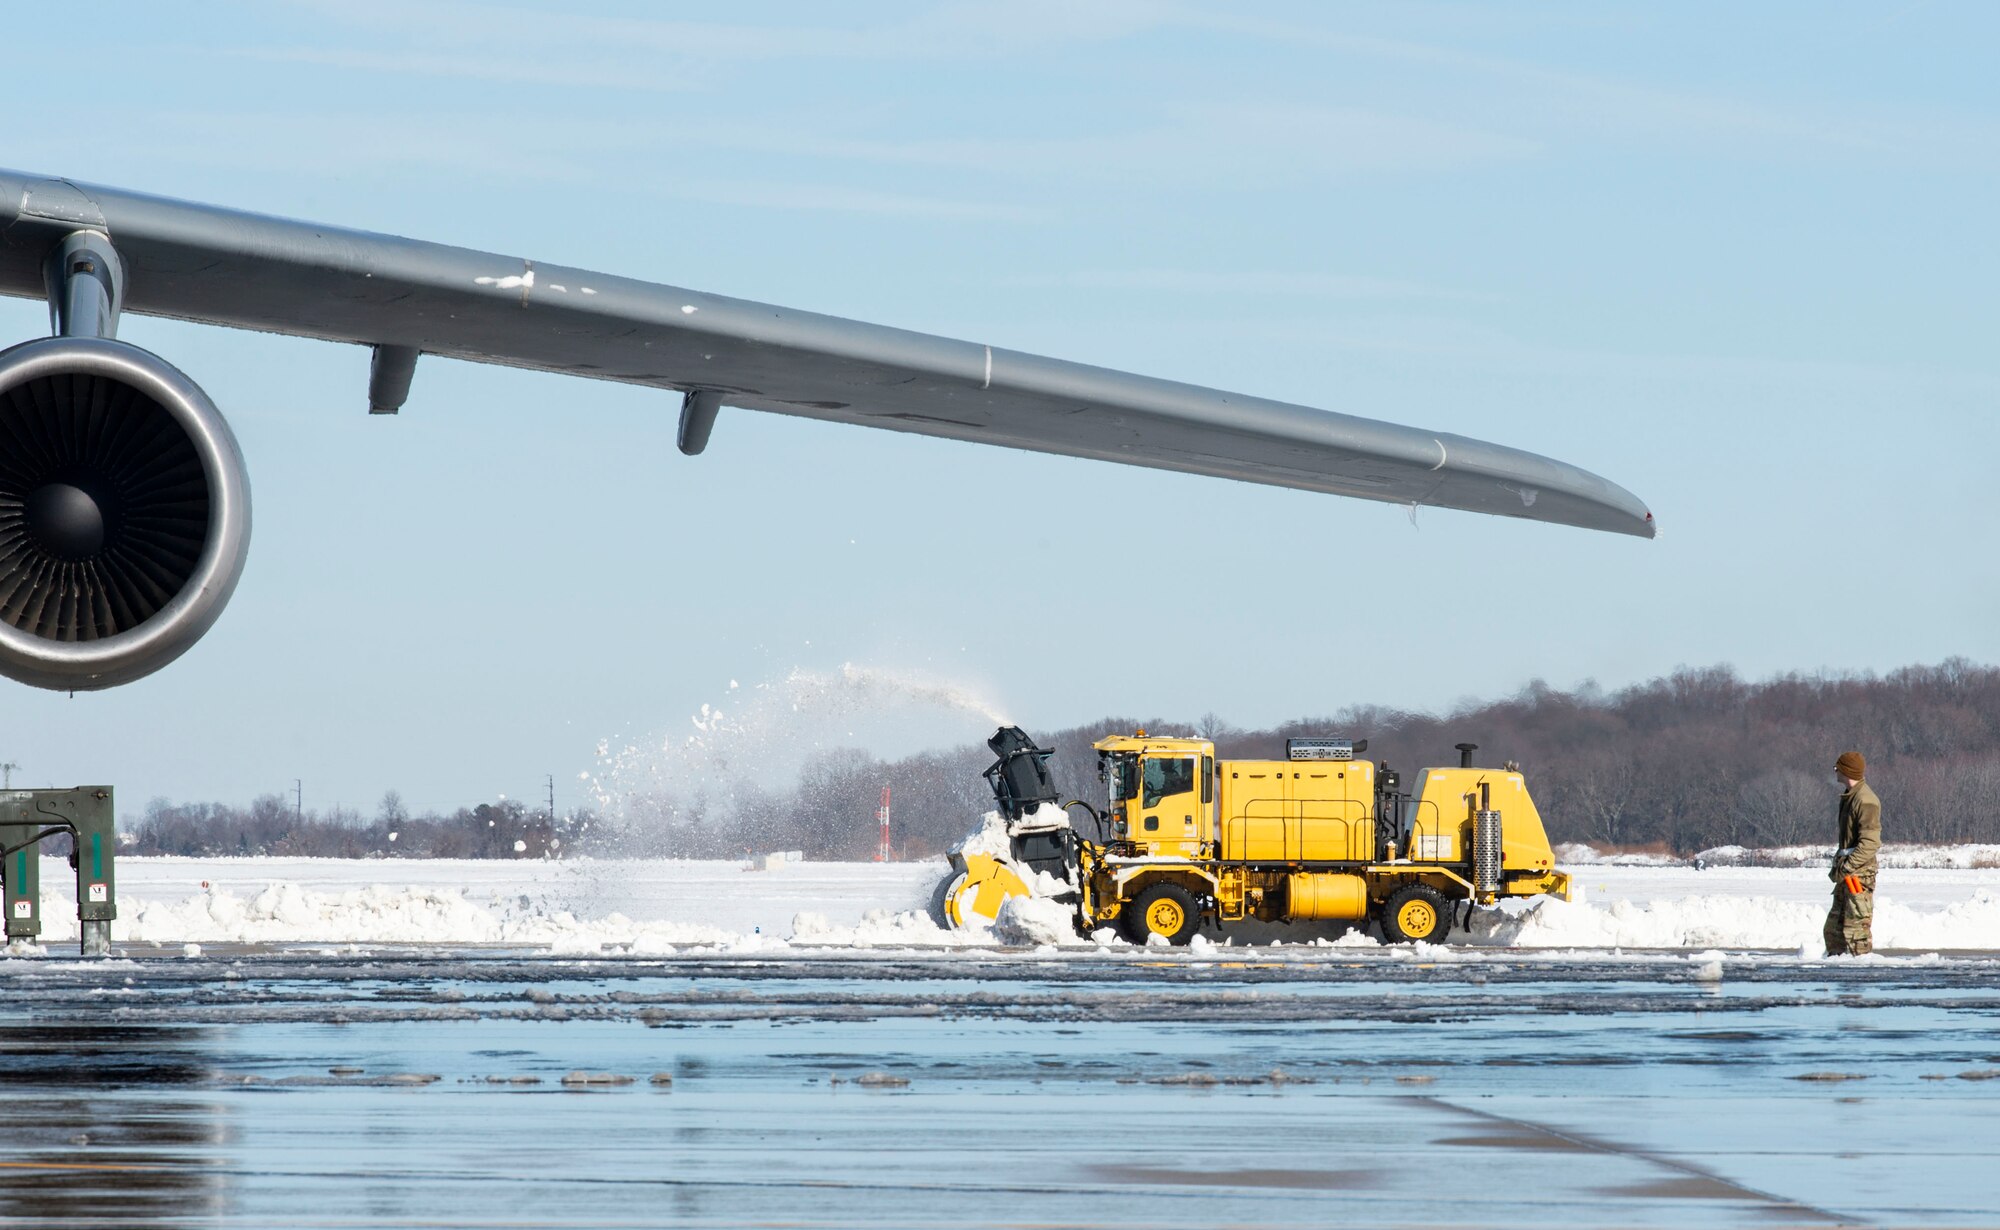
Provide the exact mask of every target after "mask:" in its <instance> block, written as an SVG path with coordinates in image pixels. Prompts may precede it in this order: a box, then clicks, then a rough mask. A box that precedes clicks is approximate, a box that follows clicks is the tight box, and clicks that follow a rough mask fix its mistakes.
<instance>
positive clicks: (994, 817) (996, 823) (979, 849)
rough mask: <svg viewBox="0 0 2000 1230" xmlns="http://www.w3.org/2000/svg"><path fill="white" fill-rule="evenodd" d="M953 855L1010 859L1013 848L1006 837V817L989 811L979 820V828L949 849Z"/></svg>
mask: <svg viewBox="0 0 2000 1230" xmlns="http://www.w3.org/2000/svg"><path fill="white" fill-rule="evenodd" d="M951 852H952V853H953V854H984V855H986V856H987V857H988V858H1010V857H1011V856H1012V855H1013V852H1014V847H1013V844H1012V842H1011V841H1010V840H1009V839H1008V836H1007V817H1005V816H1003V815H1001V814H1000V813H999V812H997V811H989V812H987V813H986V814H985V815H983V816H981V817H980V818H979V827H978V828H976V829H974V830H972V831H971V832H970V833H967V834H966V835H965V837H964V839H963V840H961V841H960V842H959V843H958V844H957V845H955V846H953V847H952V848H951Z"/></svg>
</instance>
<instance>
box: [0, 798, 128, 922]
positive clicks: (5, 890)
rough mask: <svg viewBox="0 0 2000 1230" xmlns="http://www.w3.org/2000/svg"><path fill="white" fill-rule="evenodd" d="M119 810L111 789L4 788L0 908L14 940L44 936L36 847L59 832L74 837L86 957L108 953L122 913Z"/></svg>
mask: <svg viewBox="0 0 2000 1230" xmlns="http://www.w3.org/2000/svg"><path fill="white" fill-rule="evenodd" d="M116 817H117V812H116V809H115V808H114V806H113V804H112V798H111V787H109V786H77V787H75V788H73V789H70V790H7V791H0V906H3V907H4V910H5V913H6V934H7V938H8V939H9V940H10V941H11V940H33V939H34V938H35V937H36V936H38V935H40V934H41V933H42V918H41V909H42V903H41V861H42V860H41V858H40V854H39V851H38V850H37V847H38V846H39V845H40V844H41V842H42V841H43V840H44V839H46V838H49V837H53V836H55V835H56V834H58V833H68V834H69V835H70V836H71V837H73V838H74V839H75V848H74V849H73V850H72V851H71V853H70V866H71V867H72V868H74V869H75V871H76V918H77V923H78V932H79V936H78V939H79V944H80V947H81V949H82V951H83V955H84V956H86V957H102V956H109V955H110V953H111V923H112V920H113V919H115V918H117V917H118V881H117V875H116V863H117V850H118V841H117V837H118V834H117V828H116Z"/></svg>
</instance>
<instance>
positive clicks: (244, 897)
mask: <svg viewBox="0 0 2000 1230" xmlns="http://www.w3.org/2000/svg"><path fill="white" fill-rule="evenodd" d="M1913 849H1915V848H1913ZM1981 849H1983V847H1958V848H1955V850H1954V851H1953V852H1952V853H1951V857H1950V858H1949V860H1948V862H1947V865H1945V866H1938V867H1926V868H1911V869H1897V868H1894V867H1888V868H1885V869H1884V871H1883V875H1882V879H1881V883H1880V891H1879V893H1878V895H1877V897H1878V899H1877V903H1876V927H1875V937H1876V944H1877V946H1878V947H1883V948H1900V949H1914V950H1917V951H1920V952H1923V951H1931V950H1936V949H1984V950H1992V951H2000V873H1996V872H1992V871H1987V870H1982V869H1975V868H1968V867H1966V866H1965V864H1967V863H1975V862H1976V860H1977V858H1978V851H1979V850H1981ZM1573 871H1574V872H1575V873H1576V882H1577V885H1578V887H1579V888H1583V889H1587V891H1588V899H1587V901H1575V902H1562V901H1556V900H1552V899H1540V900H1537V901H1532V902H1510V903H1508V904H1507V905H1506V906H1505V907H1504V909H1503V910H1500V911H1478V912H1476V914H1475V920H1476V921H1475V924H1474V931H1473V934H1472V935H1471V936H1470V937H1464V936H1462V935H1461V934H1460V933H1458V932H1454V933H1453V935H1452V937H1451V938H1452V942H1453V944H1455V945H1456V944H1460V943H1465V944H1468V945H1469V946H1471V947H1473V948H1474V949H1477V948H1479V947H1488V948H1490V947H1493V946H1496V945H1518V946H1522V947H1528V948H1540V949H1580V950H1592V949H1598V950H1608V949H1611V948H1628V949H1630V948H1669V949H1684V950H1689V951H1701V950H1707V949H1716V950H1731V949H1746V948H1757V949H1766V950H1778V951H1794V952H1795V951H1799V950H1800V949H1801V948H1804V949H1807V950H1808V951H1809V952H1810V953H1817V952H1818V951H1819V942H1820V925H1821V923H1822V921H1823V920H1824V919H1825V916H1826V909H1827V905H1828V903H1829V900H1830V891H1831V890H1830V885H1829V884H1828V882H1827V878H1826V873H1825V870H1824V866H1823V864H1820V863H1817V862H1815V863H1813V864H1811V865H1808V866H1804V867H1773V866H1768V865H1762V864H1753V865H1746V866H1716V867H1710V868H1709V869H1707V870H1704V871H1696V870H1695V869H1693V868H1692V867H1687V866H1628V865H1618V864H1584V865H1579V866H1575V867H1573ZM944 873H945V864H944V863H943V862H942V861H931V862H925V863H887V864H881V863H813V862H804V863H793V864H787V865H786V866H785V867H784V869H783V870H781V871H775V872H762V873H756V874H747V873H745V872H744V871H743V869H742V866H741V865H740V864H739V863H736V862H734V861H713V862H694V861H682V860H629V861H614V860H604V861H598V862H593V861H589V860H564V861H560V862H550V863H544V862H539V861H521V862H501V861H489V862H474V861H466V862H451V861H428V862H427V861H422V860H340V859H211V860H189V859H153V858H129V859H122V860H120V863H119V867H118V876H119V885H120V889H121V892H120V897H119V903H118V904H119V917H118V920H117V921H116V922H114V923H113V924H112V938H113V942H114V943H119V944H123V943H129V942H138V943H156V944H160V945H163V946H171V948H172V950H173V951H175V952H180V951H184V946H185V945H189V944H194V945H204V946H212V945H215V944H227V943H296V944H323V945H336V944H361V945H368V944H437V945H444V946H449V945H475V944H496V945H508V946H514V947H522V948H538V949H546V950H549V951H557V952H564V953H582V954H588V953H595V952H603V951H613V952H633V953H638V954H642V955H644V954H654V953H666V952H671V951H678V950H685V949H688V948H701V949H704V950H711V951H713V950H722V951H736V952H759V951H770V950H780V951H782V950H783V949H784V948H785V947H786V946H787V945H789V944H798V945H802V946H803V945H810V946H813V947H825V946H836V947H846V948H854V949H864V950H865V949H870V948H907V947H920V948H940V947H964V946H968V945H973V946H977V945H991V944H993V943H995V942H999V943H1005V944H1010V945H1013V944H1031V945H1038V946H1042V945H1048V944H1051V943H1056V944H1061V945H1062V946H1064V947H1065V949H1068V948H1069V946H1070V945H1071V944H1072V943H1075V944H1078V945H1079V947H1081V948H1083V949H1086V950H1087V949H1089V948H1091V947H1092V946H1091V945H1089V944H1088V943H1087V942H1082V941H1076V940H1074V938H1073V937H1072V936H1071V934H1070V931H1069V929H1068V928H1069V925H1070V924H1069V913H1068V910H1067V908H1066V907H1064V906H1063V905H1062V904H1061V903H1059V902H1055V901H1049V900H1045V899H1037V900H1035V901H1033V902H1023V903H1020V904H1018V905H1015V906H1013V907H1011V910H1010V912H1009V913H1008V914H1007V916H1006V918H1005V921H1004V926H1002V927H998V928H995V929H993V930H990V931H975V932H962V933H961V932H947V931H942V930H940V929H938V928H937V927H936V926H934V925H933V924H932V923H931V922H930V920H929V919H928V918H927V917H925V915H924V913H923V910H922V906H923V903H924V902H925V901H926V900H927V899H928V897H929V895H930V892H931V890H932V889H933V888H934V887H935V886H936V884H937V882H938V880H939V878H940V877H941V876H943V875H944ZM73 882H74V881H73V877H72V876H71V873H70V871H69V869H68V867H67V866H66V865H64V864H63V863H62V861H61V860H47V861H46V862H45V865H44V867H43V871H42V885H43V890H44V892H43V899H42V909H43V920H44V926H45V928H46V929H45V931H44V933H43V935H42V937H41V939H42V947H44V948H45V949H47V950H48V951H50V952H52V953H62V952H66V951H67V952H73V951H74V944H75V942H76V905H75V902H74V901H73V900H72V899H71V897H70V895H69V894H70V892H71V885H72V884H73ZM1231 935H1232V938H1233V940H1234V943H1235V944H1236V945H1239V946H1242V945H1247V944H1255V943H1260V942H1270V941H1272V940H1276V939H1279V938H1282V939H1283V940H1284V941H1285V945H1286V947H1287V948H1290V947H1292V946H1293V945H1295V944H1297V943H1299V942H1300V941H1305V942H1308V943H1310V942H1312V941H1311V939H1310V938H1309V936H1310V930H1309V929H1308V928H1304V927H1268V928H1261V929H1260V928H1249V927H1245V928H1235V929H1233V930H1232V932H1231ZM1105 939H1106V940H1107V941H1110V939H1111V936H1110V934H1108V933H1107V934H1106V936H1105ZM1328 942H1335V943H1339V944H1342V945H1347V944H1354V945H1357V946H1371V947H1372V946H1373V943H1374V941H1372V940H1371V939H1369V938H1368V936H1367V935H1366V934H1364V933H1362V932H1358V931H1355V932H1349V933H1348V934H1347V935H1346V936H1344V937H1343V938H1342V939H1340V940H1338V941H1328ZM1111 947H1113V948H1114V949H1120V950H1122V949H1124V948H1125V947H1126V946H1125V945H1123V944H1122V943H1114V944H1111ZM1461 951H1463V950H1461Z"/></svg>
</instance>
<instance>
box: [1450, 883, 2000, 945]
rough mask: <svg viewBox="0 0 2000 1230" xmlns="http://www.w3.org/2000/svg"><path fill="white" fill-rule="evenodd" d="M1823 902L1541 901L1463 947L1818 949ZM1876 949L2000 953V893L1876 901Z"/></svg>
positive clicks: (1499, 917) (1483, 918) (1502, 913)
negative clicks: (1945, 900) (1924, 903)
mask: <svg viewBox="0 0 2000 1230" xmlns="http://www.w3.org/2000/svg"><path fill="white" fill-rule="evenodd" d="M1826 909H1827V906H1826V903H1825V902H1802V901H1788V900H1781V899H1778V898H1774V897H1736V896H1719V895H1713V896H1711V895H1699V896H1692V897H1681V898H1677V899H1674V900H1665V901H1654V902H1651V903H1647V904H1641V903H1638V902H1634V901H1629V900H1628V901H1610V902H1605V903H1602V904H1597V905H1583V904H1578V903H1575V902H1567V901H1558V900H1556V899H1554V898H1541V899H1539V900H1535V901H1531V902H1527V903H1525V908H1520V909H1509V910H1477V911H1474V914H1473V926H1472V933H1471V934H1470V935H1469V936H1467V937H1465V941H1466V942H1468V943H1473V944H1497V945H1508V946H1517V947H1522V948H1777V949H1787V950H1799V951H1810V952H1814V953H1817V952H1818V951H1819V948H1820V943H1821V936H1820V928H1821V926H1822V925H1823V924H1824V923H1825V921H1826ZM1875 946H1876V947H1877V948H1919V949H1939V948H1980V949H1996V948H2000V890H1996V889H1981V890H1978V891H1977V892H1976V893H1975V894H1974V895H1973V896H1972V897H1971V898H1969V899H1965V900H1960V901H1956V902H1953V903H1951V904H1949V905H1946V906H1945V907H1943V908H1942V909H1935V910H1933V909H1919V908H1916V907H1914V906H1910V905H1905V904H1903V903H1901V902H1898V901H1897V900H1895V899H1894V898H1893V897H1891V896H1889V895H1888V894H1887V893H1881V894H1878V896H1877V900H1876V905H1875Z"/></svg>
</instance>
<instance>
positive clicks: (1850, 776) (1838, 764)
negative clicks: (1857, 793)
mask: <svg viewBox="0 0 2000 1230" xmlns="http://www.w3.org/2000/svg"><path fill="white" fill-rule="evenodd" d="M1833 771H1834V772H1835V773H1838V774H1840V775H1841V776H1842V777H1844V778H1846V779H1847V780H1848V781H1851V782H1858V781H1860V780H1861V779H1862V778H1863V777H1864V776H1866V775H1867V773H1868V762H1867V761H1865V760H1863V759H1862V758H1861V753H1860V752H1842V753H1841V754H1840V759H1839V760H1836V761H1834V762H1833Z"/></svg>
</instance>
